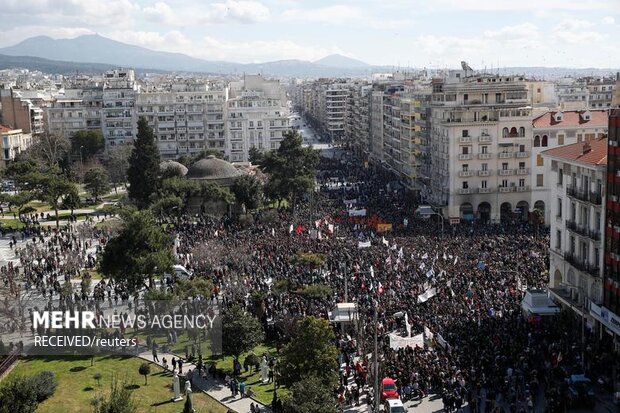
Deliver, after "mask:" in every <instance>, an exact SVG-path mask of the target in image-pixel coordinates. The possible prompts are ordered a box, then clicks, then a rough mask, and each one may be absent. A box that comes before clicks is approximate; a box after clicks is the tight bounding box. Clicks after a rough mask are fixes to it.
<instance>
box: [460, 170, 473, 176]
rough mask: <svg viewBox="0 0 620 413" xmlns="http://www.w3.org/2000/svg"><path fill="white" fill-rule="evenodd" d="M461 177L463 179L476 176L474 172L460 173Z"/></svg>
mask: <svg viewBox="0 0 620 413" xmlns="http://www.w3.org/2000/svg"><path fill="white" fill-rule="evenodd" d="M459 176H460V177H461V178H465V177H468V176H474V172H473V171H459Z"/></svg>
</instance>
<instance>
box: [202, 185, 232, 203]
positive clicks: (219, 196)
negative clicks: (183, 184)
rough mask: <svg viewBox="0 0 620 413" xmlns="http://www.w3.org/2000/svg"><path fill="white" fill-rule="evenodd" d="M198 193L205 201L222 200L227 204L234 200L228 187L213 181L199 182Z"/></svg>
mask: <svg viewBox="0 0 620 413" xmlns="http://www.w3.org/2000/svg"><path fill="white" fill-rule="evenodd" d="M199 195H200V196H201V197H202V198H203V199H204V200H205V201H213V202H217V201H224V202H226V203H227V204H232V203H233V202H234V201H235V196H234V195H233V194H232V192H230V190H229V189H228V188H225V187H223V186H221V185H218V184H216V183H213V182H201V183H200V193H199Z"/></svg>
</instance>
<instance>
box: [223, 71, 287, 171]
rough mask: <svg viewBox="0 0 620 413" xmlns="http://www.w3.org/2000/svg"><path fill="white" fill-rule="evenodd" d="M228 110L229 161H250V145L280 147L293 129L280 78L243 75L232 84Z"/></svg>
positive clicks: (264, 147) (227, 143) (226, 128)
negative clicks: (288, 131)
mask: <svg viewBox="0 0 620 413" xmlns="http://www.w3.org/2000/svg"><path fill="white" fill-rule="evenodd" d="M228 93H229V96H228V100H227V101H226V109H225V119H226V121H225V123H224V125H225V126H224V127H225V136H226V155H227V156H228V158H229V159H230V161H232V162H235V161H247V160H248V156H249V151H250V149H251V148H256V149H258V150H260V151H269V150H273V149H278V148H279V147H280V142H281V141H282V138H283V134H284V132H286V131H287V130H288V129H289V128H290V124H289V115H290V110H289V108H288V103H287V98H286V92H285V91H284V89H283V88H282V87H281V85H280V82H279V81H277V80H266V79H265V78H263V77H262V76H261V75H244V77H243V80H242V81H238V82H231V83H230V84H229V92H228Z"/></svg>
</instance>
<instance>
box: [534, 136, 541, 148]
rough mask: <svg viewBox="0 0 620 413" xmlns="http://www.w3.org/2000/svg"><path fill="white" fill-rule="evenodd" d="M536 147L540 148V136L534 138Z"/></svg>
mask: <svg viewBox="0 0 620 413" xmlns="http://www.w3.org/2000/svg"><path fill="white" fill-rule="evenodd" d="M534 147H535V148H538V147H540V136H538V135H536V136H534Z"/></svg>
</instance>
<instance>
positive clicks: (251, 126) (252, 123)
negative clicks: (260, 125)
mask: <svg viewBox="0 0 620 413" xmlns="http://www.w3.org/2000/svg"><path fill="white" fill-rule="evenodd" d="M253 127H254V121H253V120H251V121H250V128H253Z"/></svg>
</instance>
